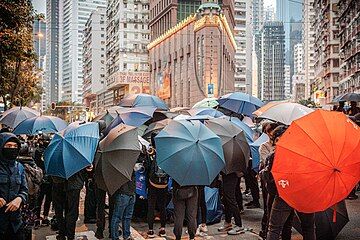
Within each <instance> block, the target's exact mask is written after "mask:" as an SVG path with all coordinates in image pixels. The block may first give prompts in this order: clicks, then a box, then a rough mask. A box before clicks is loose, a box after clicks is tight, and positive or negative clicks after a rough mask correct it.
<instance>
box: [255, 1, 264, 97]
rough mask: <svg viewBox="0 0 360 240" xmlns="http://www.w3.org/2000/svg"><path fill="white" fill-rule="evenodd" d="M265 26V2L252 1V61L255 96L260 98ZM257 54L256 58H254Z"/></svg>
mask: <svg viewBox="0 0 360 240" xmlns="http://www.w3.org/2000/svg"><path fill="white" fill-rule="evenodd" d="M263 24H264V0H252V27H253V29H252V30H253V31H252V32H253V40H252V41H253V61H252V70H253V74H252V75H253V78H252V81H253V84H252V86H253V91H252V92H253V95H254V92H256V94H255V95H254V96H257V97H259V96H258V93H259V89H258V86H259V84H258V82H259V79H260V78H261V73H260V71H258V70H260V69H261V30H262V28H263ZM254 54H255V56H254Z"/></svg>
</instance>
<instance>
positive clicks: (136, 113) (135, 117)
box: [104, 107, 156, 135]
mask: <svg viewBox="0 0 360 240" xmlns="http://www.w3.org/2000/svg"><path fill="white" fill-rule="evenodd" d="M155 110H156V108H155V107H135V108H124V109H121V110H120V111H119V112H118V114H117V116H116V117H115V118H114V119H113V120H112V122H111V123H110V124H109V125H108V126H107V128H106V129H105V131H104V134H105V135H107V134H108V133H109V132H110V130H111V129H113V128H114V127H116V126H118V125H119V124H121V123H124V124H126V125H129V126H133V127H139V126H141V125H143V124H144V123H146V122H147V121H149V120H150V119H151V118H152V117H153V115H154V112H155Z"/></svg>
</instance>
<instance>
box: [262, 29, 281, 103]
mask: <svg viewBox="0 0 360 240" xmlns="http://www.w3.org/2000/svg"><path fill="white" fill-rule="evenodd" d="M261 62H262V65H261V69H260V73H261V77H260V79H259V82H258V88H259V97H260V98H261V99H262V100H263V101H273V100H283V99H285V77H284V65H285V32H284V25H283V23H282V22H265V23H264V27H263V30H262V36H261Z"/></svg>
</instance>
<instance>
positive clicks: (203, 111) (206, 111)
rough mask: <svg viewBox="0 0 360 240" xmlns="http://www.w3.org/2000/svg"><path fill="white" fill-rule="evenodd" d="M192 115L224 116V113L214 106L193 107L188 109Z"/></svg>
mask: <svg viewBox="0 0 360 240" xmlns="http://www.w3.org/2000/svg"><path fill="white" fill-rule="evenodd" d="M188 112H189V113H190V115H191V116H202V115H206V116H211V117H215V118H218V117H222V116H224V114H223V113H222V112H220V111H218V110H216V109H213V108H192V109H190V110H188Z"/></svg>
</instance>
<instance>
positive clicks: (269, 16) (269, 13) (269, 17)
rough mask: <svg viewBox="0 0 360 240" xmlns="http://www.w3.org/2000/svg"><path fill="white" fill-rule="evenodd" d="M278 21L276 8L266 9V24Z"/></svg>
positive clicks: (266, 7) (269, 7) (270, 6)
mask: <svg viewBox="0 0 360 240" xmlns="http://www.w3.org/2000/svg"><path fill="white" fill-rule="evenodd" d="M275 20H276V16H275V7H274V6H273V5H269V6H265V7H264V22H273V21H275Z"/></svg>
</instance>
